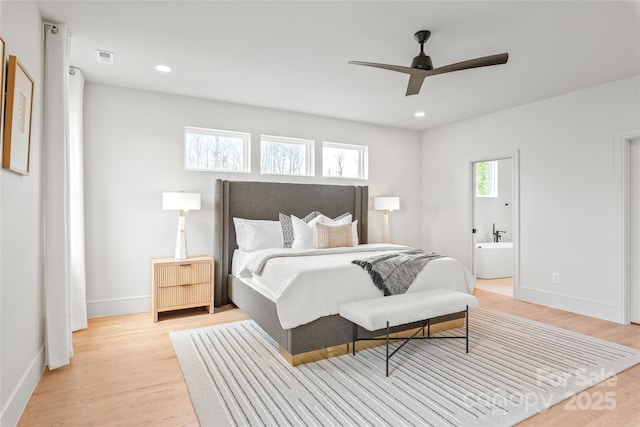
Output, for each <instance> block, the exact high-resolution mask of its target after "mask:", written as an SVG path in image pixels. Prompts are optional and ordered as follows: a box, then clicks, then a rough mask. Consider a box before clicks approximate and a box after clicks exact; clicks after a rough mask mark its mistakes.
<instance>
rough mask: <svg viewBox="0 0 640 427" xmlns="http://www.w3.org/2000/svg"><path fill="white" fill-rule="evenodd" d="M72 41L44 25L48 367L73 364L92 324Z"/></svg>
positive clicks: (78, 82) (79, 83)
mask: <svg viewBox="0 0 640 427" xmlns="http://www.w3.org/2000/svg"><path fill="white" fill-rule="evenodd" d="M69 43H70V39H69V32H68V29H67V27H66V25H51V24H45V82H44V92H45V96H44V98H45V99H44V102H45V106H44V116H45V124H44V126H45V132H44V135H45V141H44V146H45V149H44V152H45V154H44V155H45V162H44V163H45V167H44V169H45V171H44V177H45V187H44V191H45V195H44V199H45V230H44V232H45V244H44V248H45V249H44V250H45V255H44V256H45V265H44V285H45V319H46V320H45V322H46V329H45V331H46V337H45V348H46V358H47V360H46V363H47V365H48V366H49V369H56V368H59V367H61V366H64V365H68V364H69V360H70V358H71V356H73V346H72V332H73V331H74V330H77V329H82V328H85V327H86V325H87V316H86V301H85V261H84V200H83V197H82V194H83V175H82V90H83V86H84V79H83V78H82V73H81V72H79V70H76V69H70V68H69ZM70 71H73V72H74V74H71V73H70ZM76 76H79V79H76ZM72 98H73V99H72Z"/></svg>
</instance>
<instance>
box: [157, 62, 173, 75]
mask: <svg viewBox="0 0 640 427" xmlns="http://www.w3.org/2000/svg"><path fill="white" fill-rule="evenodd" d="M156 70H158V71H160V72H161V73H168V72H170V71H171V67H169V66H168V65H162V64H160V65H156Z"/></svg>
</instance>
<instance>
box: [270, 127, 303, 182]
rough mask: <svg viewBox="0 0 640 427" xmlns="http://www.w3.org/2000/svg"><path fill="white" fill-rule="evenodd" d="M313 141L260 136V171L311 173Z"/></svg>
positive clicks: (276, 173) (287, 173) (277, 173)
mask: <svg viewBox="0 0 640 427" xmlns="http://www.w3.org/2000/svg"><path fill="white" fill-rule="evenodd" d="M313 168H314V166H313V141H310V140H308V139H297V138H285V137H281V136H269V135H261V136H260V172H261V173H264V174H273V175H303V176H312V175H313Z"/></svg>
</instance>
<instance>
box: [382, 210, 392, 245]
mask: <svg viewBox="0 0 640 427" xmlns="http://www.w3.org/2000/svg"><path fill="white" fill-rule="evenodd" d="M390 240H391V239H390V238H389V211H387V210H385V211H384V229H383V230H382V243H391V242H390Z"/></svg>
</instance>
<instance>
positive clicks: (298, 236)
mask: <svg viewBox="0 0 640 427" xmlns="http://www.w3.org/2000/svg"><path fill="white" fill-rule="evenodd" d="M318 223H321V224H329V225H342V224H349V223H351V224H352V237H351V242H352V244H353V246H358V221H357V220H356V221H354V222H351V215H347V216H345V217H343V218H341V219H339V220H337V221H334V220H332V219H331V218H329V217H328V216H325V215H318V216H317V217H315V218H313V219H312V220H311V221H309V222H308V223H307V222H304V221H303V220H301V219H300V218H298V217H296V216H295V215H291V225H292V226H293V243H292V244H291V247H292V248H293V249H315V248H316V224H318Z"/></svg>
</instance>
